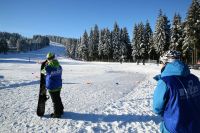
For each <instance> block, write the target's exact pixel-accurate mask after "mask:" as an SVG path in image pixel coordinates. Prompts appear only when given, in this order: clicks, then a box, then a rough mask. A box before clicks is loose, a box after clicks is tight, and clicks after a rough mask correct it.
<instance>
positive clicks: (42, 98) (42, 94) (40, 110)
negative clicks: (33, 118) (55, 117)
mask: <svg viewBox="0 0 200 133" xmlns="http://www.w3.org/2000/svg"><path fill="white" fill-rule="evenodd" d="M46 62H47V60H46V61H44V62H42V64H41V68H40V89H39V98H38V106H37V115H38V116H43V115H44V112H45V103H46V101H47V99H48V97H47V94H46V93H47V91H46V85H45V75H44V74H42V73H41V70H42V69H44V67H45V64H46Z"/></svg>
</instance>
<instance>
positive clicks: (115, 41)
mask: <svg viewBox="0 0 200 133" xmlns="http://www.w3.org/2000/svg"><path fill="white" fill-rule="evenodd" d="M112 45H113V59H114V61H118V60H119V58H120V28H119V26H118V24H117V22H115V24H114V29H113V32H112Z"/></svg>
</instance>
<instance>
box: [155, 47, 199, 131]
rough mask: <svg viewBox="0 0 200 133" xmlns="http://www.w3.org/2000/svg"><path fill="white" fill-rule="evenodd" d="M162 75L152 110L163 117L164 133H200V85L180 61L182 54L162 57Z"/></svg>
mask: <svg viewBox="0 0 200 133" xmlns="http://www.w3.org/2000/svg"><path fill="white" fill-rule="evenodd" d="M160 61H161V65H162V67H161V68H162V70H161V75H157V76H155V77H154V79H156V80H157V81H158V84H157V86H156V89H155V91H154V96H153V111H154V112H155V113H156V114H158V115H160V116H161V117H162V118H163V121H162V122H161V125H160V131H161V132H162V133H200V119H199V118H200V82H199V79H198V77H196V76H195V75H193V74H191V73H190V70H189V68H188V66H187V65H186V64H185V63H183V62H182V61H180V52H177V51H168V52H166V53H165V54H164V55H163V56H161V57H160Z"/></svg>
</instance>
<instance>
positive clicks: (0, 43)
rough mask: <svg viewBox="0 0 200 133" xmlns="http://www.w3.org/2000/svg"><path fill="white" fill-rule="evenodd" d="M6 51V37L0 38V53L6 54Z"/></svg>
mask: <svg viewBox="0 0 200 133" xmlns="http://www.w3.org/2000/svg"><path fill="white" fill-rule="evenodd" d="M7 52H8V44H7V42H6V39H3V38H1V39H0V53H4V54H6V53H7Z"/></svg>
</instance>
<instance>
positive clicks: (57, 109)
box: [49, 91, 64, 115]
mask: <svg viewBox="0 0 200 133" xmlns="http://www.w3.org/2000/svg"><path fill="white" fill-rule="evenodd" d="M49 94H50V96H51V99H52V102H53V108H54V114H55V115H62V114H63V110H64V107H63V104H62V100H61V97H60V91H56V92H49Z"/></svg>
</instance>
